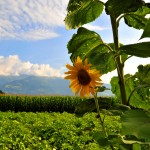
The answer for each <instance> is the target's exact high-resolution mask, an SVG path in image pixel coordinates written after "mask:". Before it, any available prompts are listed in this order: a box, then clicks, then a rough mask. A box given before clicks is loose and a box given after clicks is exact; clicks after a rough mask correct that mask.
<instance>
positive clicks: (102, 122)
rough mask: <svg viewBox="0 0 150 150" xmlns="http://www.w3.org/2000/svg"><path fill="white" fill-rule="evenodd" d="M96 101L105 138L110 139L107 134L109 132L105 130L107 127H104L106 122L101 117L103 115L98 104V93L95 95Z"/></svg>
mask: <svg viewBox="0 0 150 150" xmlns="http://www.w3.org/2000/svg"><path fill="white" fill-rule="evenodd" d="M94 99H95V105H96V109H97V113H98V115H99V119H100V123H101V126H102V129H103V131H104V134H105V137H106V138H107V137H108V134H107V132H106V129H105V126H104V121H103V120H102V117H101V114H100V109H99V104H98V98H97V93H96V94H95V96H94Z"/></svg>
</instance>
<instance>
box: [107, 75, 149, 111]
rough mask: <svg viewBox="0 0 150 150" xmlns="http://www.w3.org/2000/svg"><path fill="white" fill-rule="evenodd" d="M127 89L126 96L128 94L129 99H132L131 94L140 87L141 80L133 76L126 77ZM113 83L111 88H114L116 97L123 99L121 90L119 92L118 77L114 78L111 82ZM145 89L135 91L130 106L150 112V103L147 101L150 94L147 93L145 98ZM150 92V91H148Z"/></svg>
mask: <svg viewBox="0 0 150 150" xmlns="http://www.w3.org/2000/svg"><path fill="white" fill-rule="evenodd" d="M124 77H125V89H126V94H127V99H128V98H129V97H130V94H131V93H132V91H134V90H135V88H136V87H138V86H139V84H140V83H139V80H138V79H137V77H136V76H132V75H129V74H127V75H125V76H124ZM110 83H111V87H112V89H111V90H112V92H113V93H114V94H115V95H116V97H117V98H118V99H121V95H120V90H119V84H118V83H119V80H118V77H113V78H112V79H111V81H110ZM144 90H145V89H144V88H142V89H140V90H138V91H137V90H135V91H134V92H133V94H132V96H131V98H130V101H129V104H130V105H131V106H133V107H135V108H142V109H145V110H149V109H150V105H149V103H148V102H147V101H146V98H147V99H148V95H149V93H148V94H147V93H145V92H144V94H146V95H145V96H143V93H142V92H143V91H144ZM148 91H149V89H148Z"/></svg>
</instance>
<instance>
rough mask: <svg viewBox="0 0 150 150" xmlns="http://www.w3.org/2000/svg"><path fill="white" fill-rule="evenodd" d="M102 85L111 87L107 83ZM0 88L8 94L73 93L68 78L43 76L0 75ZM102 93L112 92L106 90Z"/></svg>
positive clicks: (106, 94)
mask: <svg viewBox="0 0 150 150" xmlns="http://www.w3.org/2000/svg"><path fill="white" fill-rule="evenodd" d="M104 86H106V87H108V88H111V87H110V85H109V84H104ZM0 90H2V91H3V92H5V93H10V94H33V95H36V94H46V95H73V93H72V91H71V89H70V88H69V81H68V80H64V79H63V78H55V77H44V76H27V75H22V76H18V77H17V76H0ZM102 95H105V96H109V95H112V93H111V91H110V90H107V91H105V92H103V93H102Z"/></svg>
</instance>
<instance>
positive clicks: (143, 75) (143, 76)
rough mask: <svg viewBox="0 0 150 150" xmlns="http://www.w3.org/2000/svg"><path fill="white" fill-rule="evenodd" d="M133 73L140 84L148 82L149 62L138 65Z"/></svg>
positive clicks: (149, 76)
mask: <svg viewBox="0 0 150 150" xmlns="http://www.w3.org/2000/svg"><path fill="white" fill-rule="evenodd" d="M135 75H136V77H137V78H138V80H139V81H140V83H141V84H150V64H147V65H145V66H143V65H139V66H138V72H136V74H135Z"/></svg>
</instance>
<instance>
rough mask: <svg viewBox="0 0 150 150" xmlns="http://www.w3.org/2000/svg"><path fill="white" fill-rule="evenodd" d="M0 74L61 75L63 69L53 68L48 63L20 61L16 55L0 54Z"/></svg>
mask: <svg viewBox="0 0 150 150" xmlns="http://www.w3.org/2000/svg"><path fill="white" fill-rule="evenodd" d="M0 68H1V69H0V75H4V76H9V75H13V76H14V75H15V76H19V75H22V74H26V75H35V76H48V77H63V74H62V73H61V72H62V70H63V69H59V70H58V69H54V68H52V67H50V65H49V64H32V63H30V62H29V61H27V62H22V61H21V60H20V59H19V57H18V55H10V56H8V57H4V56H0Z"/></svg>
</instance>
